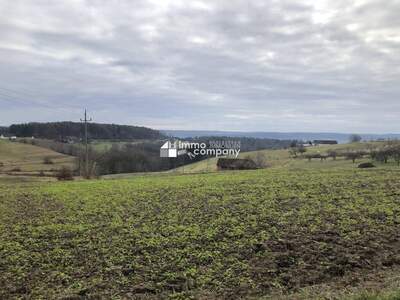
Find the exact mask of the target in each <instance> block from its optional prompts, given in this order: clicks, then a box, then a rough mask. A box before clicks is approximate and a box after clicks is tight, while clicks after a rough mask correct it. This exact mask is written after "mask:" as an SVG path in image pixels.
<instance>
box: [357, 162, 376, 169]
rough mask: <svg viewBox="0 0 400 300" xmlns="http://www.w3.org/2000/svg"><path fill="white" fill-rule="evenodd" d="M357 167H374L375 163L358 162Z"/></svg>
mask: <svg viewBox="0 0 400 300" xmlns="http://www.w3.org/2000/svg"><path fill="white" fill-rule="evenodd" d="M358 168H360V169H366V168H375V165H374V164H373V163H370V162H365V163H361V164H359V165H358Z"/></svg>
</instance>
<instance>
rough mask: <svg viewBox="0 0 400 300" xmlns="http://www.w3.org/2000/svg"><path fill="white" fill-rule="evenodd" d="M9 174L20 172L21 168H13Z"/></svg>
mask: <svg viewBox="0 0 400 300" xmlns="http://www.w3.org/2000/svg"><path fill="white" fill-rule="evenodd" d="M10 171H11V172H21V168H19V167H15V168H12V169H11V170H10Z"/></svg>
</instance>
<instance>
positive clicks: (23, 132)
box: [8, 122, 163, 140]
mask: <svg viewBox="0 0 400 300" xmlns="http://www.w3.org/2000/svg"><path fill="white" fill-rule="evenodd" d="M8 131H9V134H12V135H16V136H18V137H32V136H34V137H36V138H42V139H52V140H68V139H71V138H74V139H80V138H81V137H82V135H83V125H82V123H77V122H50V123H26V124H13V125H11V126H10V127H9V129H8ZM88 133H89V137H90V138H91V139H108V140H110V139H115V140H124V139H160V138H162V137H163V135H162V134H161V133H160V132H159V131H157V130H154V129H150V128H147V127H139V126H129V125H117V124H99V123H89V124H88Z"/></svg>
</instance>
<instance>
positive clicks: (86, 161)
mask: <svg viewBox="0 0 400 300" xmlns="http://www.w3.org/2000/svg"><path fill="white" fill-rule="evenodd" d="M91 121H92V118H90V119H88V118H87V113H86V108H85V117H84V119H83V120H82V119H81V122H84V123H85V177H86V178H89V149H88V130H87V124H88V122H91Z"/></svg>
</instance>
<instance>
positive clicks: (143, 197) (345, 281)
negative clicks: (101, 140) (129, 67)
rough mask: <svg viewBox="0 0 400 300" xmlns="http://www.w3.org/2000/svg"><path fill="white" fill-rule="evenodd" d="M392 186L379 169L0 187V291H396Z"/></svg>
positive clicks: (388, 173)
mask: <svg viewBox="0 0 400 300" xmlns="http://www.w3.org/2000/svg"><path fill="white" fill-rule="evenodd" d="M399 197H400V172H399V171H397V170H379V169H377V170H306V171H304V170H303V171H296V170H291V171H290V170H283V169H276V170H271V169H269V170H257V171H244V172H223V173H214V174H202V175H186V176H174V175H170V176H165V175H163V176H147V177H135V178H132V179H125V180H109V181H105V180H103V181H84V182H72V183H50V184H34V185H29V186H26V185H14V186H9V185H0V240H1V241H2V242H1V243H0V258H1V259H0V270H1V272H0V286H1V288H0V298H2V299H8V298H11V297H24V296H26V297H31V298H47V299H49V298H61V297H72V298H74V297H75V298H76V297H90V296H96V295H97V296H103V297H104V298H124V297H125V298H133V297H134V296H137V297H140V296H141V297H144V296H146V298H145V299H158V298H160V297H162V296H164V297H167V296H171V297H172V295H174V297H175V298H177V299H187V298H188V297H190V296H194V297H196V298H202V299H214V298H220V297H225V298H229V297H230V298H237V297H241V296H243V297H245V296H246V297H253V298H255V299H258V298H259V297H261V296H265V297H272V298H274V299H276V298H277V296H274V295H286V296H284V298H286V297H288V296H287V293H289V294H292V293H295V294H294V295H292V296H291V297H293V299H309V298H312V297H314V298H315V297H317V298H318V297H322V296H324V297H332V295H334V296H343V297H347V296H350V295H352V293H355V294H356V295H357V294H359V293H360V290H363V289H364V283H365V282H371V281H372V282H374V283H375V285H373V286H369V288H370V289H371V291H370V293H372V294H374V293H375V292H376V293H383V291H380V290H381V289H386V288H387V289H389V291H388V292H387V295H389V296H390V297H389V298H388V299H396V298H395V297H396V296H399V294H398V293H397V292H395V290H396V289H398V288H399V285H398V283H399V280H398V278H399V275H400V270H398V267H399V266H400V239H399V235H398V232H399V231H400V208H399V207H400V206H399V204H400V202H399ZM386 274H390V278H391V280H392V281H393V282H394V283H393V284H392V285H385V283H387V282H389V281H388V278H389V276H388V275H386ZM350 286H351V287H352V288H351V289H348V287H350ZM357 286H359V288H357ZM391 290H393V291H391ZM385 293H386V292H385ZM391 295H394V296H391ZM75 298H74V299H75ZM359 299H364V298H359ZM371 299H373V298H371Z"/></svg>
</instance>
